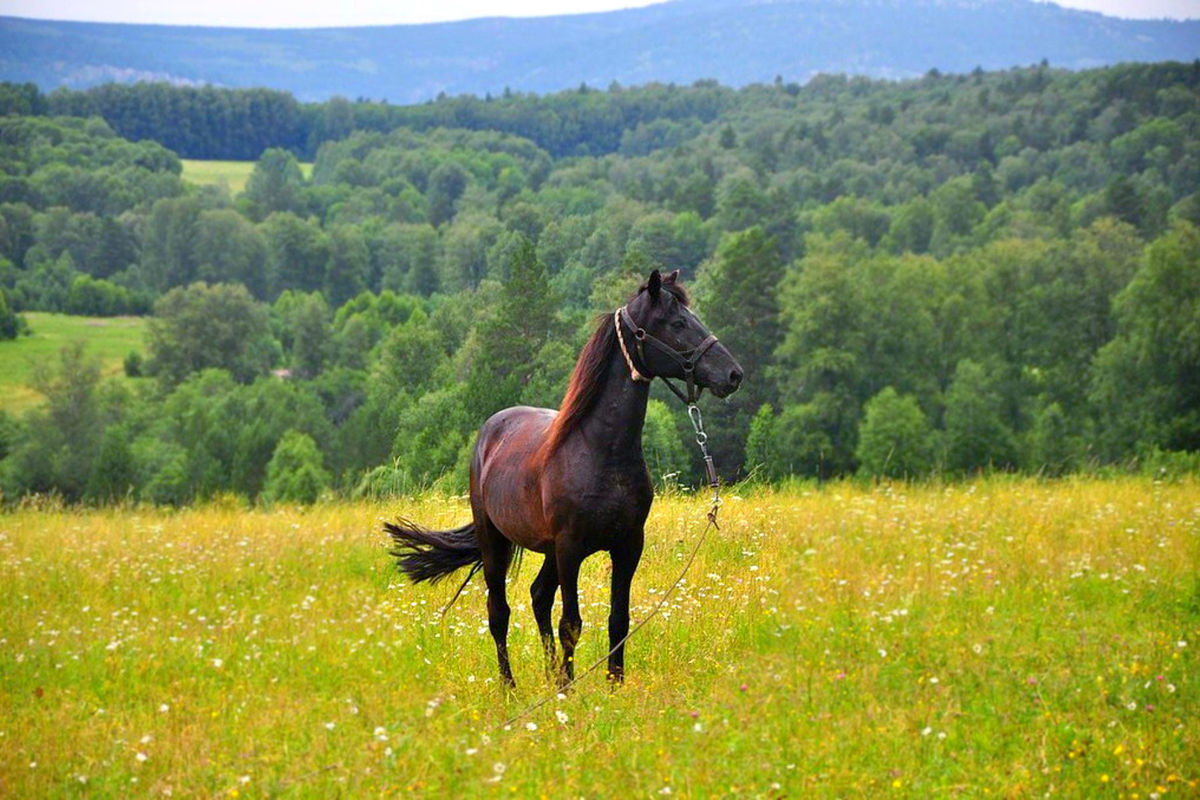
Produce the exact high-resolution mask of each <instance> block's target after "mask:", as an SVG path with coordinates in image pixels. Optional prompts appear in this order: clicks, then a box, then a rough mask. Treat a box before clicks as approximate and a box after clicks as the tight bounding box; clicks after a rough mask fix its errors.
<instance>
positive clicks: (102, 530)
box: [0, 479, 1200, 797]
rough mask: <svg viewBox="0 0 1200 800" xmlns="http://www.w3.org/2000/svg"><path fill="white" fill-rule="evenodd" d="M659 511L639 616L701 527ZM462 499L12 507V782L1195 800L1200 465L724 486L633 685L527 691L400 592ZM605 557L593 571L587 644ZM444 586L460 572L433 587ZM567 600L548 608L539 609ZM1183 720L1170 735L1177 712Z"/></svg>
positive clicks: (526, 680)
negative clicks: (1143, 471) (411, 527)
mask: <svg viewBox="0 0 1200 800" xmlns="http://www.w3.org/2000/svg"><path fill="white" fill-rule="evenodd" d="M704 510H705V503H704V500H703V499H702V498H699V497H674V498H666V499H660V500H659V501H658V502H657V503H656V504H655V507H654V510H653V512H652V515H651V519H650V521H649V523H648V529H647V548H646V552H645V555H644V557H643V561H642V567H641V569H640V570H639V572H638V574H637V576H636V578H635V580H634V587H633V617H634V620H635V622H636V620H638V619H640V618H641V617H642V616H644V615H645V614H646V613H647V612H648V611H649V609H650V608H651V607H652V606H653V604H654V603H655V602H656V601H657V597H658V595H657V592H658V591H661V590H662V589H663V588H665V587H667V586H669V585H670V584H671V582H672V581H673V580H674V579H675V577H676V575H677V574H678V570H679V569H680V566H681V564H682V563H683V561H684V560H685V559H686V556H687V554H688V552H689V551H690V547H691V545H692V543H693V542H694V537H695V536H697V535H698V533H699V531H700V528H701V523H702V521H703V513H704ZM399 511H403V512H404V513H406V514H408V515H410V516H412V517H413V518H415V519H417V520H419V521H421V522H422V523H424V524H427V525H429V526H432V527H449V526H451V525H456V524H459V523H461V522H462V521H463V520H464V519H465V518H466V517H467V516H468V511H467V507H466V505H465V503H464V502H463V501H462V500H461V499H445V498H437V497H429V498H425V499H423V500H419V501H395V502H390V503H387V504H381V505H370V504H330V505H322V506H317V507H314V508H311V509H306V510H305V509H289V508H278V509H274V510H261V509H254V510H247V509H245V508H242V507H241V506H240V505H239V504H237V503H236V502H231V503H228V504H215V505H209V506H204V507H200V508H196V509H190V510H182V511H171V510H165V509H143V508H133V509H126V510H111V509H102V510H61V509H54V508H46V509H41V510H38V509H34V508H25V509H20V510H16V511H13V512H11V513H8V514H6V515H3V516H0V607H2V608H3V609H4V612H3V616H2V617H0V620H2V622H0V643H2V644H3V647H0V687H2V694H0V790H2V792H0V793H3V794H6V795H9V796H21V797H45V796H58V795H73V794H87V795H89V796H96V797H110V796H111V797H124V796H129V795H143V794H144V795H154V796H162V795H163V794H166V793H168V791H169V792H170V793H172V794H173V795H174V796H181V795H188V796H193V795H203V796H214V795H221V796H227V797H228V796H236V795H238V794H244V795H248V796H265V795H286V796H301V797H310V796H311V797H326V796H332V795H342V796H379V795H382V794H384V793H385V792H386V793H389V794H390V793H396V794H408V793H415V794H419V795H425V796H447V797H449V796H454V797H462V796H483V797H490V796H513V795H515V796H519V797H529V796H539V794H545V795H548V796H581V795H582V796H612V795H614V794H620V795H622V796H640V797H646V796H652V795H653V796H658V795H666V794H668V793H670V794H674V795H676V796H684V797H713V796H727V795H734V794H744V795H748V796H753V797H782V796H790V797H803V796H809V795H814V794H815V795H820V796H844V795H867V794H870V795H875V794H878V793H884V792H887V793H891V794H894V795H896V796H913V797H923V796H930V795H934V796H939V795H963V796H967V797H980V796H984V795H987V794H989V793H990V794H1001V795H1005V796H1030V795H1034V794H1038V795H1041V794H1044V793H1057V794H1065V795H1067V796H1076V797H1078V796H1113V797H1116V796H1122V795H1123V796H1132V795H1134V794H1137V795H1139V796H1142V797H1146V796H1149V795H1150V794H1151V793H1157V794H1159V795H1160V796H1164V797H1165V796H1173V795H1180V796H1189V795H1190V796H1195V794H1196V793H1197V788H1198V787H1200V783H1198V782H1197V781H1198V780H1200V726H1197V725H1195V724H1194V723H1195V720H1196V719H1197V718H1200V700H1198V699H1197V698H1198V697H1200V684H1198V678H1200V675H1198V674H1197V659H1196V652H1197V650H1198V649H1200V578H1198V577H1197V576H1198V570H1197V567H1198V561H1200V483H1198V482H1197V481H1195V480H1186V481H1183V482H1180V483H1161V484H1160V483H1153V482H1151V481H1149V480H1145V479H1128V480H1111V481H1098V480H1090V479H1088V480H1084V479H1079V480H1064V481H1061V482H1037V481H1033V480H1015V479H1013V480H1009V479H991V480H982V481H979V482H973V483H967V484H963V485H953V486H937V485H931V486H924V487H911V486H903V485H894V486H889V485H884V486H881V487H877V488H873V489H866V488H861V487H858V486H854V485H851V484H834V485H830V486H827V487H825V488H822V489H819V490H811V491H796V490H794V491H789V492H782V493H773V492H761V493H757V492H749V491H747V492H746V494H745V495H744V496H741V497H733V496H730V497H729V499H728V500H727V502H726V505H725V507H724V509H723V510H722V527H721V530H720V531H719V532H718V533H716V534H715V535H714V536H712V537H710V539H709V540H708V541H707V543H706V546H705V547H704V549H703V550H702V551H701V553H700V555H699V558H698V559H697V562H696V564H695V565H694V566H693V568H692V571H691V572H690V574H689V575H688V578H687V580H686V583H685V584H684V585H683V586H682V587H681V590H680V592H679V593H678V594H677V595H675V596H674V598H673V599H672V600H671V601H670V603H669V606H668V610H667V611H666V612H665V613H664V614H662V615H660V616H659V617H658V618H656V619H655V620H653V621H651V622H650V623H649V625H648V626H647V627H646V628H645V629H644V630H643V631H642V632H641V633H640V634H639V635H638V636H637V637H635V638H634V639H633V640H632V641H631V643H630V645H629V651H628V653H627V669H628V671H629V676H628V682H627V683H626V685H625V686H624V687H623V688H621V689H619V690H617V691H610V690H609V688H608V687H607V686H606V685H605V681H604V678H603V675H600V674H594V675H592V676H591V677H590V678H589V679H588V680H587V681H585V682H584V683H582V684H581V685H580V686H579V687H578V688H577V689H576V690H575V691H574V692H572V693H571V694H570V695H569V696H567V697H565V698H564V699H561V700H558V701H556V702H553V703H550V704H548V705H547V706H545V707H543V708H541V709H539V710H538V711H537V712H535V713H534V714H533V715H531V716H530V717H528V718H526V719H525V720H522V721H521V722H520V723H518V724H517V725H515V726H514V730H510V731H504V730H500V729H499V728H498V726H499V725H500V724H501V722H502V721H503V720H504V719H506V718H507V717H508V716H509V715H511V714H513V713H515V712H517V711H519V710H521V709H522V708H524V707H525V706H526V705H528V704H529V703H531V702H533V701H534V700H536V699H539V698H540V697H541V696H543V695H544V694H545V693H546V692H548V691H552V689H551V687H550V685H549V684H548V683H547V682H546V680H545V678H544V677H543V674H542V654H541V645H540V642H539V641H538V637H537V633H536V628H535V626H534V623H533V616H532V612H531V611H530V610H529V599H528V585H529V582H530V581H532V579H533V577H534V575H535V574H536V572H537V567H538V566H539V564H540V558H541V557H540V556H537V555H536V554H528V557H527V559H526V563H525V564H524V566H523V567H522V569H521V571H520V574H519V575H518V576H517V577H516V579H515V580H514V581H513V582H512V585H511V586H510V588H509V599H510V602H511V603H512V606H513V630H512V632H511V635H510V650H511V654H512V658H513V667H514V670H515V672H516V678H517V682H518V689H517V690H516V692H515V693H512V694H508V693H506V692H505V691H504V690H503V689H502V688H501V687H499V686H498V685H497V681H496V680H495V674H496V665H495V653H494V650H493V647H492V644H491V640H490V638H489V636H488V634H487V624H486V610H485V605H484V599H485V595H484V588H483V582H482V581H481V580H480V579H478V578H476V580H475V581H473V582H472V584H471V585H470V586H469V587H468V588H467V590H466V591H465V592H464V594H463V596H462V597H461V598H460V599H459V601H458V605H457V606H456V607H455V608H454V609H453V610H452V611H451V612H450V613H449V615H448V616H447V617H446V618H445V619H442V618H440V617H439V614H438V612H439V610H440V608H441V607H442V605H443V604H444V603H445V602H446V600H447V599H448V598H449V597H450V595H451V594H452V593H453V592H454V590H455V588H456V586H457V583H456V582H455V581H453V580H451V581H447V582H446V583H444V584H441V585H439V586H436V587H428V586H421V587H413V586H409V585H407V584H403V583H401V582H400V581H399V580H398V577H397V574H396V573H395V571H394V569H393V568H392V565H391V563H390V560H389V558H388V557H387V555H386V553H385V541H384V536H383V535H382V534H381V533H380V523H381V521H382V519H383V518H385V517H386V516H389V515H390V514H392V513H394V512H399ZM607 572H608V567H607V559H606V558H605V557H604V556H603V555H597V556H594V557H593V558H591V559H589V560H588V561H587V562H585V565H584V571H583V575H582V576H581V593H582V610H583V617H584V631H583V638H582V641H581V643H580V650H579V653H578V657H579V661H580V663H581V664H588V663H591V662H592V661H593V660H595V659H596V658H599V657H600V656H601V655H602V654H603V652H604V650H605V644H606V641H607V637H606V635H605V632H604V626H605V620H606V617H607V603H608V589H607ZM452 584H453V585H452ZM557 616H558V609H557V608H556V609H555V619H556V620H557ZM1189 719H1191V720H1192V722H1191V723H1189V722H1187V720H1189Z"/></svg>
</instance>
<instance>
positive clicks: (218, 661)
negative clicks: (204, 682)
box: [212, 658, 225, 669]
mask: <svg viewBox="0 0 1200 800" xmlns="http://www.w3.org/2000/svg"><path fill="white" fill-rule="evenodd" d="M224 663H225V662H224V661H223V660H222V659H220V658H214V659H213V660H212V665H213V666H214V667H216V668H217V669H220V668H221V666H222V665H223V664H224Z"/></svg>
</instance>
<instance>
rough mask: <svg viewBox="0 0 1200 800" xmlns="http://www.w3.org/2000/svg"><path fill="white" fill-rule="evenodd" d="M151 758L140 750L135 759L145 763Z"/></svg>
mask: <svg viewBox="0 0 1200 800" xmlns="http://www.w3.org/2000/svg"><path fill="white" fill-rule="evenodd" d="M149 757H150V756H148V755H146V754H145V753H143V752H142V751H140V750H139V751H138V754H137V755H136V756H134V758H136V759H137V760H138V761H139V762H142V761H145V760H146V759H147V758H149Z"/></svg>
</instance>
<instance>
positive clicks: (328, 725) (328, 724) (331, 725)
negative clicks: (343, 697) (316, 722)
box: [325, 722, 337, 731]
mask: <svg viewBox="0 0 1200 800" xmlns="http://www.w3.org/2000/svg"><path fill="white" fill-rule="evenodd" d="M336 727H337V723H334V722H326V723H325V730H327V731H331V730H333V729H334V728H336Z"/></svg>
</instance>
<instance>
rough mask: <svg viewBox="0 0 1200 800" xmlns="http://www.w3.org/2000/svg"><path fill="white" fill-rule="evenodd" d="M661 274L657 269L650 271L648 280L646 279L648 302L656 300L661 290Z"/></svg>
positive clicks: (655, 301)
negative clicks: (648, 294)
mask: <svg viewBox="0 0 1200 800" xmlns="http://www.w3.org/2000/svg"><path fill="white" fill-rule="evenodd" d="M662 284H663V280H662V274H661V273H660V272H659V271H658V270H654V271H653V272H651V273H650V280H648V281H646V291H648V292H649V293H650V302H652V303H657V302H658V293H659V292H661V291H662Z"/></svg>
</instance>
